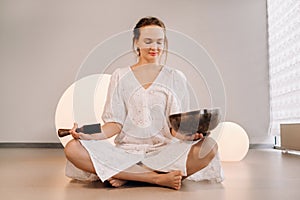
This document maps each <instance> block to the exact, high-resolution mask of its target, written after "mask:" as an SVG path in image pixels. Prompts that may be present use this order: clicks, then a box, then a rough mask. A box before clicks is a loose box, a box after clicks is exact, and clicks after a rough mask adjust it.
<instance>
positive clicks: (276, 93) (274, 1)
mask: <svg viewBox="0 0 300 200" xmlns="http://www.w3.org/2000/svg"><path fill="white" fill-rule="evenodd" d="M267 8H268V36H269V39H268V40H269V41H268V42H269V76H270V115H271V116H270V119H271V120H270V123H271V124H270V133H271V134H272V135H275V136H276V135H280V124H281V123H300V1H299V0H268V1H267Z"/></svg>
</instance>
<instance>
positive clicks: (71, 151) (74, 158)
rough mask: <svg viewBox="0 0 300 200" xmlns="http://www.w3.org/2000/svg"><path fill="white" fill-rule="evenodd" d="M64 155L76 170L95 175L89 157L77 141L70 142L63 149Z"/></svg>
mask: <svg viewBox="0 0 300 200" xmlns="http://www.w3.org/2000/svg"><path fill="white" fill-rule="evenodd" d="M65 154H66V157H67V159H68V160H69V161H70V162H71V163H73V164H74V165H75V166H76V167H77V168H79V169H82V170H84V171H87V172H90V173H94V174H96V170H95V168H94V165H93V162H92V160H91V157H90V155H89V153H88V152H87V150H86V149H85V148H84V147H83V146H82V144H81V143H80V142H79V140H74V139H73V140H71V141H70V142H69V143H68V144H67V145H66V147H65Z"/></svg>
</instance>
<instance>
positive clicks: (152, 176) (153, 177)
mask: <svg viewBox="0 0 300 200" xmlns="http://www.w3.org/2000/svg"><path fill="white" fill-rule="evenodd" d="M114 178H117V179H121V180H130V181H140V182H145V183H151V184H155V185H160V186H165V187H169V188H173V189H175V190H179V189H180V187H181V180H182V173H181V171H172V172H169V173H165V174H159V173H156V172H154V171H152V172H145V173H131V172H126V171H123V172H120V173H118V174H117V175H115V176H114Z"/></svg>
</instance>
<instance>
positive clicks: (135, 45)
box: [134, 40, 140, 56]
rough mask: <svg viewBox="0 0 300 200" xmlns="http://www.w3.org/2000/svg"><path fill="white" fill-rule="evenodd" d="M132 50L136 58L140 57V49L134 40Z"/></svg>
mask: <svg viewBox="0 0 300 200" xmlns="http://www.w3.org/2000/svg"><path fill="white" fill-rule="evenodd" d="M134 50H135V52H136V54H137V55H138V56H140V47H139V45H138V41H137V40H134Z"/></svg>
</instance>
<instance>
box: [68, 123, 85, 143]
mask: <svg viewBox="0 0 300 200" xmlns="http://www.w3.org/2000/svg"><path fill="white" fill-rule="evenodd" d="M77 128H78V124H77V123H74V125H73V128H72V129H71V130H70V134H71V135H72V136H73V138H74V139H76V140H78V139H82V138H81V136H82V135H83V134H84V133H77V132H76V129H77Z"/></svg>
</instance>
